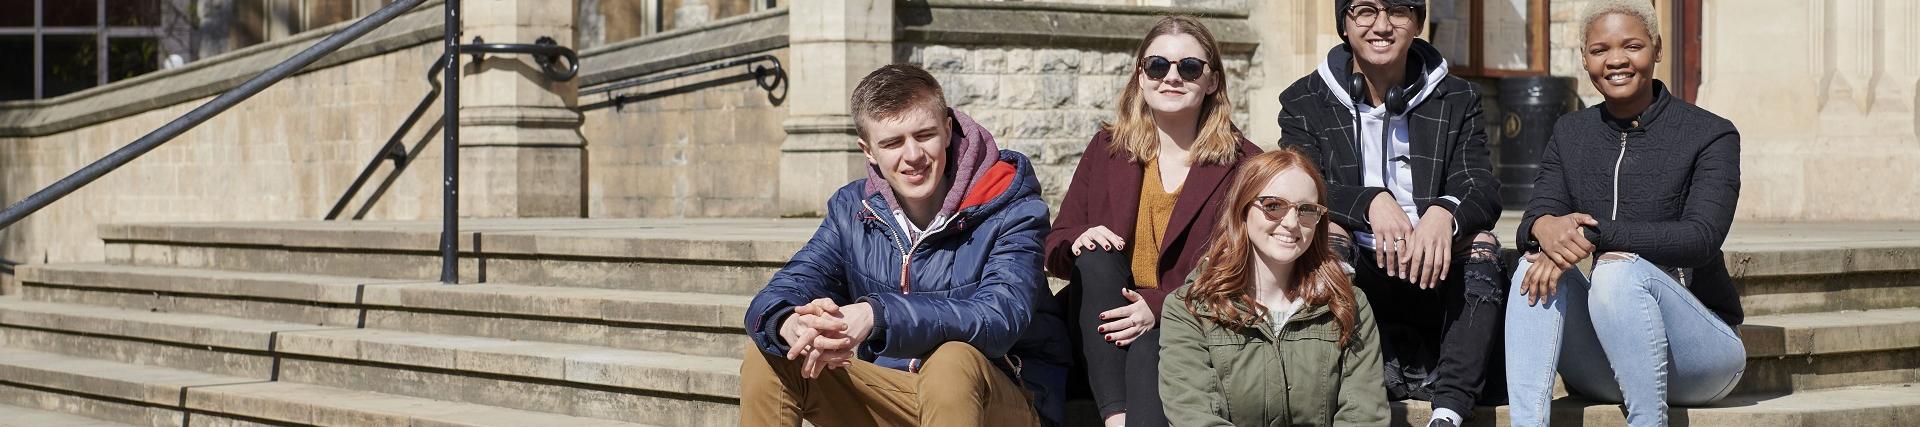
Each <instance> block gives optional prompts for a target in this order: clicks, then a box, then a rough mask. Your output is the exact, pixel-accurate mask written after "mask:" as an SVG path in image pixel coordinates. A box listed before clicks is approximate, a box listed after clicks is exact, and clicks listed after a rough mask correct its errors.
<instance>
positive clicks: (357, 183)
mask: <svg viewBox="0 0 1920 427" xmlns="http://www.w3.org/2000/svg"><path fill="white" fill-rule="evenodd" d="M445 66H447V57H446V56H444V55H443V56H441V57H440V59H438V60H435V61H433V65H431V66H428V67H427V84H428V85H430V86H432V87H433V90H430V91H427V96H425V97H422V98H420V103H419V104H414V106H413V112H412V113H408V114H407V119H406V120H404V121H401V122H400V128H399V129H394V131H393V136H390V137H387V144H386V145H383V146H381V147H380V152H379V153H378V154H376V155H374V156H373V159H372V160H369V161H368V162H367V167H366V168H365V169H361V170H360V175H359V176H357V177H355V178H354V179H353V184H350V185H348V186H347V191H346V193H345V194H341V195H340V200H339V201H336V202H334V203H333V209H328V210H327V220H329V221H331V220H334V219H338V218H340V213H341V212H343V211H345V210H346V209H347V202H349V201H352V200H353V196H355V195H357V194H359V193H360V187H363V186H366V184H367V180H368V179H372V178H373V172H374V171H375V170H378V169H379V168H380V163H381V162H384V161H388V160H392V161H393V169H394V172H393V173H394V174H399V173H400V171H401V170H402V169H405V168H406V167H407V163H409V162H411V161H412V160H413V159H412V157H413V156H412V153H409V152H408V151H407V149H406V146H405V145H404V144H401V143H400V139H401V138H404V137H406V136H407V132H408V131H411V130H413V125H414V124H415V123H419V122H420V117H421V116H423V115H426V113H427V108H429V107H432V106H433V100H434V99H435V98H438V97H439V95H440V89H441V88H440V86H441V85H440V80H439V79H435V78H434V77H436V76H437V75H438V74H440V70H441V67H445ZM380 193H384V192H376V193H375V195H374V196H373V197H369V198H368V200H367V201H366V202H365V203H362V204H361V206H360V212H359V213H356V214H354V216H353V219H360V218H364V217H366V215H367V208H369V207H371V206H373V201H374V200H377V199H379V198H380V196H379V194H380Z"/></svg>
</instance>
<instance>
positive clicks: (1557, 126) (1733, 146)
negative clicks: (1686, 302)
mask: <svg viewBox="0 0 1920 427" xmlns="http://www.w3.org/2000/svg"><path fill="white" fill-rule="evenodd" d="M1654 91H1655V95H1654V102H1653V104H1652V105H1651V106H1649V107H1647V110H1646V112H1643V113H1641V114H1640V117H1638V118H1636V119H1624V120H1623V119H1613V118H1609V117H1607V115H1606V113H1605V111H1604V110H1603V109H1602V108H1603V107H1604V105H1597V106H1593V107H1589V108H1587V109H1584V110H1580V111H1575V112H1573V113H1569V114H1567V115H1565V116H1561V117H1560V120H1559V121H1558V122H1557V123H1554V125H1553V140H1552V141H1551V142H1548V143H1547V151H1546V154H1545V155H1544V156H1543V157H1542V158H1541V160H1540V175H1539V176H1538V177H1537V178H1535V179H1534V187H1533V200H1532V201H1530V202H1528V203H1527V214H1526V217H1525V219H1523V220H1522V221H1521V222H1520V234H1518V235H1519V236H1525V237H1524V238H1522V239H1521V242H1520V245H1521V249H1524V250H1527V251H1536V250H1539V247H1540V244H1539V242H1538V241H1536V240H1534V239H1533V233H1531V232H1529V231H1530V230H1532V229H1533V221H1534V220H1535V219H1538V218H1540V217H1541V216H1544V215H1566V214H1569V213H1574V212H1580V213H1585V214H1588V215H1592V216H1593V217H1594V219H1597V220H1599V221H1600V226H1599V227H1595V228H1594V229H1592V230H1589V231H1588V233H1587V237H1588V239H1591V240H1592V241H1593V244H1594V245H1595V246H1597V251H1599V252H1612V251H1618V252H1631V253H1636V254H1639V255H1640V256H1641V257H1642V258H1645V259H1646V260H1647V261H1649V262H1652V263H1654V264H1656V265H1660V266H1662V267H1671V268H1682V269H1691V273H1690V274H1688V275H1687V277H1688V280H1689V281H1690V282H1691V283H1690V284H1689V286H1688V288H1687V290H1689V291H1691V292H1692V293H1693V296H1694V297H1695V298H1699V299H1700V302H1701V303H1702V304H1704V305H1706V307H1707V309H1709V310H1713V312H1714V314H1716V315H1719V316H1720V319H1721V320H1723V321H1726V322H1727V325H1729V326H1738V325H1739V324H1740V322H1741V321H1743V320H1744V319H1745V314H1744V313H1743V312H1742V311H1741V309H1740V295H1739V293H1738V292H1737V291H1735V289H1734V287H1733V279H1732V278H1730V277H1729V276H1728V274H1727V266H1726V261H1725V259H1724V258H1725V256H1724V255H1723V254H1722V253H1721V252H1720V244H1721V243H1723V242H1726V240H1727V230H1728V229H1729V228H1731V227H1732V225H1733V210H1734V203H1735V202H1737V201H1739V199H1740V131H1738V130H1735V129H1734V127H1733V122H1730V121H1727V119H1723V118H1720V116H1716V115H1714V114H1713V113H1710V112H1707V110H1704V109H1701V108H1700V107H1696V106H1694V105H1693V104H1689V103H1687V102H1686V101H1682V100H1678V99H1674V98H1673V97H1672V96H1671V95H1669V94H1668V93H1667V89H1666V86H1665V84H1663V83H1660V82H1658V81H1655V82H1654ZM1636 122H1637V123H1636Z"/></svg>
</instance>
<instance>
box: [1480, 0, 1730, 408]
mask: <svg viewBox="0 0 1920 427" xmlns="http://www.w3.org/2000/svg"><path fill="white" fill-rule="evenodd" d="M1655 16H1656V15H1655V14H1654V12H1653V10H1652V8H1651V7H1649V6H1647V5H1646V3H1645V2H1644V1H1640V2H1635V3H1628V2H1625V1H1621V0H1610V1H1602V2H1600V3H1598V4H1596V5H1594V6H1593V7H1591V8H1589V9H1588V12H1587V19H1586V36H1585V39H1584V40H1585V41H1584V43H1585V44H1584V45H1583V47H1582V48H1581V49H1582V50H1581V53H1582V57H1583V58H1584V60H1585V63H1586V69H1587V75H1588V78H1589V79H1590V80H1591V81H1592V83H1593V85H1594V87H1595V88H1598V89H1599V90H1600V93H1601V94H1602V95H1604V96H1605V97H1606V102H1604V103H1602V104H1601V105H1599V106H1596V107H1592V108H1587V109H1585V110H1581V111H1578V112H1574V113H1572V114H1568V115H1566V116H1564V117H1561V118H1560V121H1559V123H1556V124H1555V125H1554V131H1553V135H1554V136H1553V140H1552V142H1549V143H1548V145H1547V152H1546V154H1545V156H1544V157H1543V158H1542V159H1541V162H1540V175H1539V177H1538V178H1536V179H1535V180H1534V193H1533V200H1532V202H1530V203H1528V204H1527V213H1526V216H1525V217H1524V219H1523V220H1522V221H1521V223H1520V234H1519V235H1520V236H1523V239H1521V247H1522V249H1524V250H1526V251H1527V252H1528V253H1527V255H1526V257H1525V259H1524V260H1523V261H1522V262H1521V263H1520V267H1519V268H1518V269H1517V271H1516V273H1514V279H1513V280H1514V282H1515V283H1516V286H1514V290H1513V294H1512V295H1510V296H1509V298H1510V299H1509V304H1508V305H1507V330H1506V334H1507V342H1508V343H1509V345H1508V346H1507V348H1506V352H1507V353H1506V354H1507V380H1508V390H1509V391H1508V400H1509V402H1510V403H1511V405H1512V407H1511V410H1512V414H1513V415H1512V416H1513V425H1515V426H1540V425H1546V424H1547V421H1548V420H1547V418H1548V417H1547V415H1548V412H1549V411H1548V408H1547V406H1548V402H1549V401H1550V400H1551V399H1552V393H1553V374H1554V371H1555V370H1556V368H1558V371H1559V372H1560V374H1561V377H1562V379H1563V380H1565V382H1566V385H1567V390H1568V391H1569V392H1570V393H1572V394H1574V395H1578V396H1581V397H1585V398H1588V399H1594V400H1600V401H1607V402H1624V403H1626V406H1627V422H1628V424H1630V425H1634V426H1653V425H1666V421H1667V405H1668V404H1669V403H1672V404H1679V405H1704V404H1708V403H1712V402H1714V401H1716V400H1719V399H1720V398H1723V397H1726V395H1727V392H1728V391H1731V390H1732V389H1733V387H1734V384H1736V383H1738V382H1739V380H1740V374H1741V373H1742V372H1743V371H1744V370H1745V369H1746V351H1745V346H1743V345H1742V344H1741V342H1740V336H1739V334H1737V333H1735V331H1734V327H1736V326H1738V325H1739V324H1740V321H1741V317H1742V314H1741V310H1740V296H1739V295H1738V294H1737V293H1735V291H1734V288H1733V282H1732V280H1731V279H1730V278H1729V277H1728V275H1727V268H1726V263H1725V261H1724V260H1723V259H1722V258H1723V257H1722V255H1721V252H1720V244H1721V243H1722V242H1724V241H1726V238H1727V230H1728V228H1729V226H1730V225H1731V223H1732V222H1733V212H1734V203H1735V202H1736V201H1737V200H1738V199H1739V197H1740V134H1739V131H1737V130H1735V129H1734V127H1733V123H1731V122H1728V121H1727V120H1726V119H1723V118H1720V117H1719V116H1715V115H1714V114H1713V113H1709V112H1707V111H1706V110H1702V109H1700V108H1699V107H1696V106H1694V105H1692V104H1688V103H1686V102H1685V101H1682V100H1679V99H1674V97H1673V95H1672V94H1670V93H1668V92H1667V90H1666V88H1665V87H1664V86H1663V85H1662V84H1661V83H1660V82H1659V81H1657V80H1654V79H1653V67H1654V64H1655V63H1656V62H1659V57H1660V38H1659V36H1658V34H1660V32H1659V31H1658V30H1657V28H1658V25H1659V23H1658V21H1656V18H1655ZM1591 255H1597V257H1596V260H1595V262H1594V267H1593V276H1592V277H1591V278H1590V279H1589V278H1588V277H1584V276H1582V275H1581V274H1580V272H1579V271H1578V270H1574V269H1573V267H1574V263H1575V262H1577V261H1579V260H1581V259H1583V258H1586V257H1588V256H1591ZM1518 343H1528V344H1525V345H1519V344H1518Z"/></svg>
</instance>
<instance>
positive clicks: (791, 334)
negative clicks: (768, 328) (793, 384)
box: [780, 298, 873, 378]
mask: <svg viewBox="0 0 1920 427" xmlns="http://www.w3.org/2000/svg"><path fill="white" fill-rule="evenodd" d="M871 333H873V306H872V305H869V304H867V303H864V302H863V303H856V304H848V305H845V306H841V305H839V304H836V303H834V302H833V300H832V299H827V298H820V299H816V300H813V302H809V303H807V305H803V306H800V307H795V308H794V309H793V314H792V315H788V316H787V320H785V321H783V322H781V323H780V337H781V338H783V339H786V340H787V344H788V345H789V346H790V347H791V348H790V349H788V350H787V360H799V359H800V358H801V357H805V358H806V362H805V363H802V364H801V368H800V375H801V376H802V377H805V378H818V377H820V374H821V373H824V372H826V371H827V370H828V369H834V368H844V367H847V366H850V365H852V364H853V361H854V359H855V358H856V357H857V356H858V355H859V352H858V350H859V349H860V344H861V343H864V342H866V341H867V337H868V335H869V334H871Z"/></svg>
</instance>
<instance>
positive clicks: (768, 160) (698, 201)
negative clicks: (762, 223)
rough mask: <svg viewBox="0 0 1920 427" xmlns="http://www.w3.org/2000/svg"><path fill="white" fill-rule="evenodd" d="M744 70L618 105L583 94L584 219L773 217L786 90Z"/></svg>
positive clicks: (680, 82)
mask: <svg viewBox="0 0 1920 427" xmlns="http://www.w3.org/2000/svg"><path fill="white" fill-rule="evenodd" d="M764 53H770V54H772V55H774V56H775V57H777V58H781V59H782V60H783V61H782V62H785V61H784V60H785V59H786V57H787V52H786V49H778V50H775V51H771V52H764ZM743 76H745V74H744V72H743V71H742V70H740V69H729V70H725V71H720V72H713V73H707V74H698V75H693V76H687V77H681V78H677V79H673V80H669V81H665V82H660V83H655V84H650V85H646V86H641V87H636V88H632V89H629V90H622V91H619V92H615V93H616V94H630V95H636V96H637V98H636V99H633V100H629V101H626V102H624V103H621V105H619V106H617V107H616V106H613V105H609V103H611V102H612V101H611V100H610V99H609V98H610V97H608V96H606V95H591V96H586V97H583V98H582V99H581V102H580V103H581V104H582V105H585V106H589V108H591V109H589V110H587V111H585V114H586V124H585V126H584V127H583V128H582V129H581V131H582V132H584V133H585V134H586V136H587V141H589V142H588V145H587V159H588V161H587V163H588V166H587V200H588V202H587V212H588V216H589V217H595V218H659V217H676V218H677V217H693V218H703V217H770V216H775V209H774V197H775V195H776V193H775V192H776V188H777V187H778V185H779V169H778V168H775V167H771V166H772V165H776V164H778V163H779V160H780V142H781V141H782V140H783V139H785V137H786V132H785V131H783V130H781V128H780V123H781V122H783V121H785V120H786V118H787V110H786V108H782V107H781V105H782V104H783V103H784V102H786V100H785V99H782V98H781V97H782V96H784V93H785V90H784V88H775V89H774V90H773V91H771V92H769V91H768V90H766V89H762V88H761V87H760V86H759V84H758V83H756V82H755V81H754V80H753V79H751V78H746V79H743V78H740V77H743Z"/></svg>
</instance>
